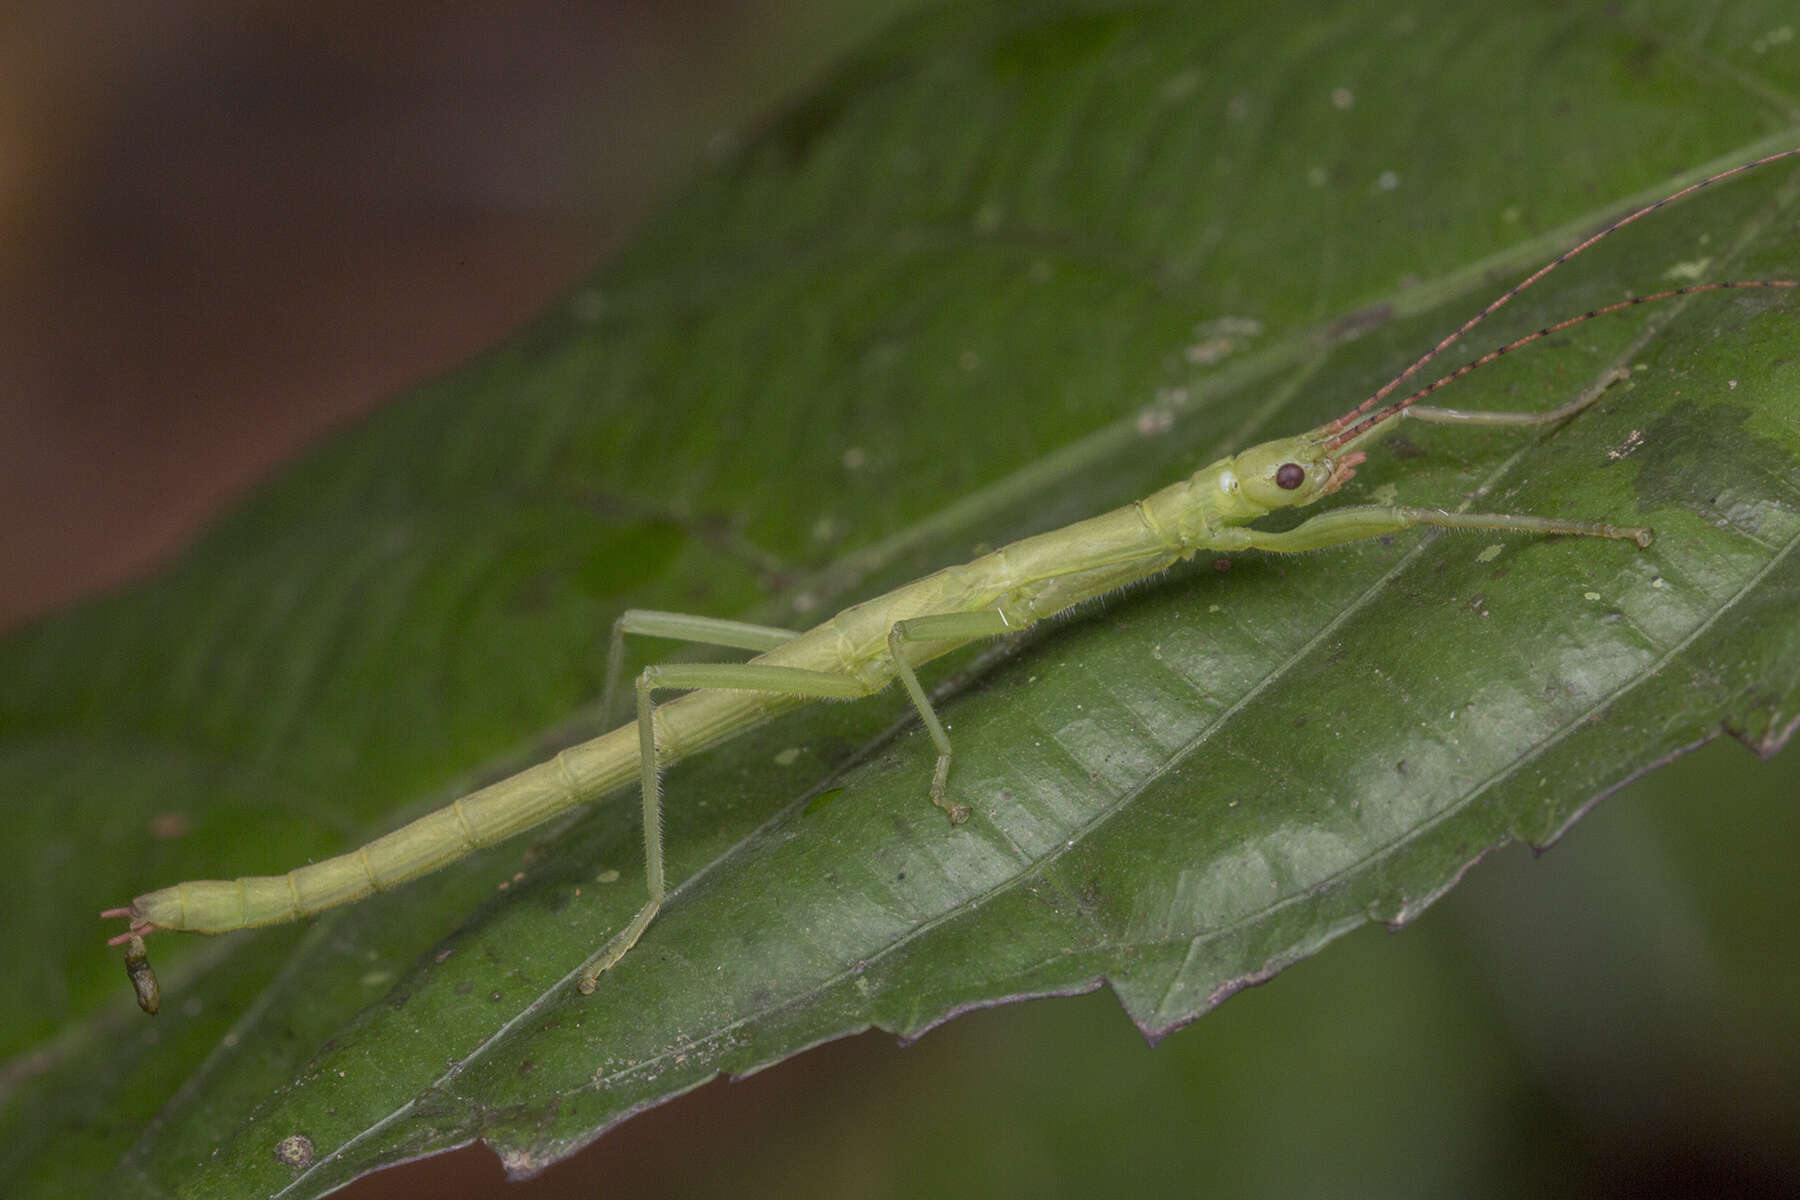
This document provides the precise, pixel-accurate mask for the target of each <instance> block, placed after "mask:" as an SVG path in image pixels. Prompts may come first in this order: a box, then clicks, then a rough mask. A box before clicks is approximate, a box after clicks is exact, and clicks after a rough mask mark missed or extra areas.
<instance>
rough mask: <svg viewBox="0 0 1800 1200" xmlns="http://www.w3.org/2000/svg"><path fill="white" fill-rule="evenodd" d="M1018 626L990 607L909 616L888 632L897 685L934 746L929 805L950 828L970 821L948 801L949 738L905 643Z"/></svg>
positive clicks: (971, 637)
mask: <svg viewBox="0 0 1800 1200" xmlns="http://www.w3.org/2000/svg"><path fill="white" fill-rule="evenodd" d="M1021 627H1022V626H1018V625H1015V624H1013V623H1012V622H1010V621H1008V620H1007V617H1006V614H1005V613H1004V612H1002V611H1001V610H999V609H997V608H990V609H983V610H981V611H979V612H960V613H935V614H933V615H931V616H925V617H911V618H908V619H907V620H904V621H895V622H894V624H893V627H892V628H890V629H889V630H888V639H887V640H888V653H889V654H890V655H892V657H893V660H894V667H895V669H896V670H897V671H898V672H899V674H900V682H901V683H903V684H905V685H906V694H907V695H909V696H911V697H912V702H913V707H914V708H916V709H918V710H919V719H920V720H922V721H924V722H925V729H926V731H927V732H928V733H930V734H931V741H932V744H933V745H935V746H936V747H937V752H938V757H937V766H936V767H934V768H933V769H932V772H931V802H932V803H933V804H935V805H937V806H938V807H939V808H941V809H943V810H944V814H945V815H946V816H948V817H949V818H950V823H951V824H952V825H961V824H962V823H963V822H964V821H966V820H968V819H969V806H968V805H966V804H963V803H961V802H960V801H952V800H951V799H950V796H949V787H950V735H949V734H948V733H946V732H945V731H944V723H943V722H942V721H940V720H938V715H937V711H936V710H935V709H933V708H932V707H931V700H930V698H929V697H928V696H926V695H925V689H924V688H923V687H922V686H920V684H919V676H918V674H917V673H916V672H915V671H914V670H913V668H912V664H911V663H909V662H908V661H907V660H906V650H905V647H906V644H907V643H908V642H971V641H975V640H976V639H978V638H989V637H998V636H999V635H1000V634H1003V633H1007V632H1010V631H1012V630H1014V629H1017V628H1021Z"/></svg>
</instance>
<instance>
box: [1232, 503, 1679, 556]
mask: <svg viewBox="0 0 1800 1200" xmlns="http://www.w3.org/2000/svg"><path fill="white" fill-rule="evenodd" d="M1415 525H1435V526H1438V527H1439V528H1442V529H1491V530H1494V531H1496V532H1499V533H1544V534H1568V535H1572V536H1575V537H1601V538H1622V539H1626V540H1628V541H1633V542H1636V543H1637V544H1638V546H1639V547H1640V548H1641V547H1646V546H1648V545H1649V544H1650V542H1651V539H1652V538H1653V537H1654V535H1653V534H1652V533H1651V531H1650V530H1648V529H1645V528H1643V527H1642V526H1637V525H1606V524H1602V523H1601V522H1599V521H1565V520H1562V519H1560V518H1557V517H1534V516H1532V515H1530V514H1528V513H1457V512H1446V511H1444V510H1443V509H1439V508H1406V507H1402V506H1399V505H1377V504H1365V505H1357V506H1355V507H1352V508H1339V509H1333V510H1332V511H1331V512H1328V513H1320V514H1319V515H1318V516H1316V517H1313V518H1312V519H1311V520H1308V521H1303V522H1301V523H1300V524H1299V525H1296V526H1294V528H1292V529H1287V530H1281V531H1279V532H1276V531H1271V530H1266V529H1248V528H1244V527H1242V526H1239V527H1236V528H1230V529H1221V530H1219V531H1218V535H1217V538H1216V540H1215V541H1214V545H1215V546H1216V547H1217V548H1218V549H1220V550H1275V551H1280V552H1283V553H1294V552H1297V551H1301V550H1323V549H1324V548H1325V547H1327V546H1341V545H1343V544H1344V543H1346V542H1359V541H1362V540H1364V539H1365V538H1374V537H1383V536H1385V535H1387V534H1390V533H1399V532H1400V531H1401V530H1404V529H1411V528H1413V527H1414V526H1415Z"/></svg>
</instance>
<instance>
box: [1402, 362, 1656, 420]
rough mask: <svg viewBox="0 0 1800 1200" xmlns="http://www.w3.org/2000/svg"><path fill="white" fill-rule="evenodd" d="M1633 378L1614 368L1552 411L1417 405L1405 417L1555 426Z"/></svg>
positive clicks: (1622, 368) (1408, 410)
mask: <svg viewBox="0 0 1800 1200" xmlns="http://www.w3.org/2000/svg"><path fill="white" fill-rule="evenodd" d="M1630 378H1631V371H1630V369H1629V368H1627V367H1614V368H1613V369H1612V370H1610V371H1608V372H1607V373H1606V374H1605V375H1603V376H1601V377H1600V381H1599V382H1598V383H1596V384H1594V385H1593V386H1592V387H1590V388H1588V389H1587V390H1586V391H1584V392H1582V393H1581V395H1579V396H1577V397H1575V398H1574V399H1573V400H1571V401H1569V402H1568V403H1567V404H1564V405H1561V406H1560V407H1557V408H1553V409H1550V410H1549V411H1548V412H1488V411H1485V410H1483V409H1478V408H1432V407H1429V406H1427V405H1423V404H1415V405H1413V407H1411V408H1409V409H1405V410H1404V415H1405V416H1407V417H1410V418H1411V419H1413V420H1415V421H1427V422H1430V423H1432V424H1435V425H1490V426H1519V425H1554V424H1556V423H1557V422H1558V421H1564V420H1567V419H1568V418H1570V417H1572V416H1574V415H1575V414H1576V413H1578V412H1580V411H1581V410H1582V409H1584V408H1586V407H1587V406H1588V405H1590V404H1592V403H1593V402H1594V401H1596V400H1598V399H1599V398H1600V397H1601V395H1602V394H1603V393H1604V392H1605V391H1606V389H1607V388H1609V387H1611V386H1612V385H1613V384H1615V383H1619V382H1622V381H1625V380H1629V379H1630Z"/></svg>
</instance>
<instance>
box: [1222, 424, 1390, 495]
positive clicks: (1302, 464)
mask: <svg viewBox="0 0 1800 1200" xmlns="http://www.w3.org/2000/svg"><path fill="white" fill-rule="evenodd" d="M1333 440H1334V438H1333V435H1332V433H1331V430H1330V427H1329V426H1320V427H1319V428H1318V429H1314V430H1311V431H1309V432H1307V433H1303V434H1301V435H1300V436H1299V437H1287V438H1276V439H1275V440H1274V441H1272V442H1263V443H1262V444H1261V445H1258V446H1251V447H1250V448H1249V449H1248V450H1245V451H1243V452H1242V453H1240V454H1239V455H1238V456H1237V457H1236V458H1234V459H1233V460H1232V463H1231V470H1230V471H1229V472H1228V473H1227V484H1226V486H1227V487H1228V488H1233V489H1234V490H1236V491H1237V492H1238V493H1239V494H1240V495H1242V497H1243V498H1244V499H1245V500H1246V501H1248V502H1249V503H1250V504H1253V505H1255V506H1256V507H1258V508H1261V509H1263V510H1265V511H1273V510H1275V509H1278V508H1299V507H1302V506H1304V505H1308V504H1311V503H1313V502H1314V501H1315V500H1321V499H1323V498H1324V497H1326V496H1329V495H1331V493H1333V492H1335V491H1337V490H1338V489H1339V488H1340V487H1343V486H1344V483H1345V481H1346V480H1348V479H1349V478H1350V477H1351V476H1352V475H1354V474H1356V467H1357V464H1359V463H1361V462H1362V461H1363V459H1364V458H1365V457H1367V456H1366V455H1365V454H1364V453H1363V452H1362V451H1361V450H1351V451H1349V452H1348V453H1341V452H1339V451H1338V449H1337V448H1336V447H1335V446H1334V445H1333V444H1332V442H1333Z"/></svg>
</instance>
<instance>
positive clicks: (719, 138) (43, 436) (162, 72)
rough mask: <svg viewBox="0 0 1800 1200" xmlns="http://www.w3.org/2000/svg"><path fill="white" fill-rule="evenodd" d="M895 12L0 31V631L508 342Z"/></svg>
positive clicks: (806, 0) (264, 19)
mask: <svg viewBox="0 0 1800 1200" xmlns="http://www.w3.org/2000/svg"><path fill="white" fill-rule="evenodd" d="M910 6H911V4H910V0H788V2H785V3H784V2H782V0H678V2H673V3H668V2H665V3H658V2H655V0H611V2H609V3H598V4H576V3H559V2H557V0H516V2H515V3H511V4H508V5H505V6H485V5H458V4H423V3H416V2H402V3H394V4H386V5H367V4H356V5H351V4H346V3H341V2H332V0H326V2H324V3H319V2H314V3H306V4H302V3H298V2H295V0H263V2H260V3H257V2H247V3H233V4H197V3H187V4H183V3H179V2H175V3H162V4H155V5H130V4H123V5H100V4H94V3H76V4H37V5H18V6H10V11H8V12H6V13H5V14H4V15H0V315H3V317H4V319H3V320H0V511H4V512H5V513H6V518H5V520H4V521H3V522H0V629H4V628H8V627H11V626H14V625H17V624H18V623H19V622H21V621H25V620H29V619H30V618H31V617H33V616H35V615H38V614H41V613H44V612H46V611H48V610H50V609H52V608H54V607H55V606H57V605H59V604H62V603H65V602H67V601H69V600H71V599H72V598H75V597H79V596H81V595H84V594H87V593H90V592H92V591H94V590H95V589H98V588H104V587H107V586H109V585H115V584H117V583H119V582H121V581H123V580H126V579H129V578H131V577H134V576H137V575H141V574H143V573H144V572H146V571H148V570H150V569H152V568H153V567H154V566H155V565H156V564H158V563H159V562H162V561H164V560H165V559H166V558H167V557H168V556H169V555H171V554H172V553H174V552H176V551H177V550H179V549H180V547H181V546H183V545H184V544H186V543H187V542H188V541H189V540H190V539H191V538H192V537H193V536H194V535H195V533H196V532H197V531H198V529H199V528H200V527H202V526H203V525H204V524H205V522H206V521H207V520H208V519H209V518H211V517H212V516H214V515H215V514H217V513H218V512H219V511H221V510H222V509H223V508H224V507H226V506H228V505H229V504H230V503H231V502H232V501H233V500H234V499H235V498H236V497H238V496H239V495H241V494H242V493H243V492H244V490H245V489H246V488H248V487H249V486H251V485H252V484H253V483H254V482H255V481H256V480H257V479H259V478H261V477H262V476H264V475H265V474H267V473H268V472H269V471H270V469H271V468H273V467H275V466H276V465H278V464H279V463H281V462H282V461H284V460H285V459H287V458H290V457H291V456H292V455H293V454H295V453H296V452H297V450H298V449H299V448H300V447H302V446H303V445H305V444H306V443H307V442H308V441H310V440H312V439H315V438H317V437H318V436H319V435H320V434H322V433H324V432H326V431H328V430H330V429H332V428H335V427H338V426H341V425H343V424H345V423H347V422H350V421H353V420H355V419H356V418H357V417H358V416H359V415H361V414H363V413H366V412H368V411H369V410H370V409H371V408H373V407H374V406H375V405H378V404H380V403H381V402H382V401H383V400H384V399H385V398H387V397H389V396H391V395H393V394H394V393H396V392H398V391H400V390H402V389H405V388H406V387H408V386H410V385H412V384H414V383H416V382H418V381H420V380H422V379H424V378H427V377H429V376H431V375H434V374H437V373H439V372H441V371H444V370H447V369H449V368H450V367H452V366H453V365H454V364H456V363H457V362H459V361H461V360H462V359H464V358H466V357H468V356H469V355H470V354H472V353H473V352H475V351H477V350H479V349H480V348H482V347H484V346H487V345H489V344H491V343H492V342H494V341H495V340H497V339H498V338H500V337H502V336H503V335H505V334H506V333H507V332H508V331H509V330H510V329H512V328H514V327H515V326H517V325H518V324H519V323H520V322H522V321H523V320H525V319H526V318H528V317H529V316H531V314H532V313H533V312H535V311H536V310H537V309H539V308H540V307H541V306H543V305H544V304H545V303H546V302H548V301H549V300H550V299H552V298H553V297H554V296H555V295H556V294H558V293H559V292H561V291H562V290H563V289H565V288H567V287H568V286H569V285H570V284H571V283H572V282H573V281H575V280H576V279H578V278H579V277H581V276H582V275H584V274H586V273H587V272H589V271H590V270H592V269H593V268H594V267H595V266H596V264H598V263H599V262H601V261H602V260H603V259H604V258H605V256H606V255H607V254H608V253H609V252H610V251H613V250H615V249H617V248H618V247H619V246H620V245H621V244H623V243H624V242H625V241H626V240H627V239H628V238H629V236H630V234H631V231H632V229H633V228H634V227H635V225H636V224H637V223H638V222H639V221H640V220H641V219H642V218H643V216H644V215H645V213H646V212H647V211H648V210H649V208H650V207H651V205H652V204H653V203H654V202H655V200H656V198H657V197H658V196H659V195H661V194H663V193H664V192H665V191H667V190H668V189H669V188H671V187H674V186H678V185H679V184H680V182H681V181H682V180H683V179H685V178H688V177H690V176H691V174H692V173H693V172H695V171H696V170H699V169H702V168H703V166H704V163H705V161H706V157H707V153H708V148H709V147H713V148H714V149H715V151H716V148H717V147H719V146H722V145H727V144H730V142H731V141H732V140H733V139H734V138H736V137H738V136H741V135H744V134H745V133H747V132H753V131H754V128H755V126H756V124H757V123H758V121H759V120H761V119H764V118H766V116H767V115H768V114H769V113H770V112H772V111H774V110H775V109H777V108H778V107H779V106H780V104H781V103H782V102H783V101H784V100H785V99H786V98H787V97H789V96H791V95H793V94H794V93H795V92H797V91H798V90H799V89H801V88H803V87H804V86H805V85H806V83H807V82H808V81H809V80H810V79H812V78H814V77H815V76H816V75H817V74H818V73H819V72H820V71H822V70H824V69H826V68H827V67H828V66H829V65H830V63H831V61H832V60H833V58H834V57H836V56H837V55H839V54H841V53H842V52H843V51H844V50H845V49H846V48H848V47H851V46H853V45H855V44H856V43H857V42H859V41H861V40H862V39H864V38H866V37H867V36H869V35H870V34H871V33H873V32H875V31H876V30H878V29H879V27H880V25H881V24H882V23H883V22H885V21H886V20H887V19H889V17H890V16H891V15H892V14H893V13H895V12H898V11H900V10H903V9H905V8H907V7H910Z"/></svg>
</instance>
